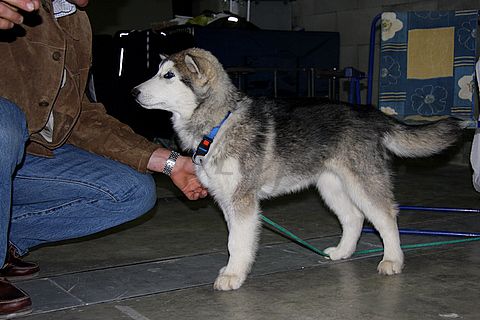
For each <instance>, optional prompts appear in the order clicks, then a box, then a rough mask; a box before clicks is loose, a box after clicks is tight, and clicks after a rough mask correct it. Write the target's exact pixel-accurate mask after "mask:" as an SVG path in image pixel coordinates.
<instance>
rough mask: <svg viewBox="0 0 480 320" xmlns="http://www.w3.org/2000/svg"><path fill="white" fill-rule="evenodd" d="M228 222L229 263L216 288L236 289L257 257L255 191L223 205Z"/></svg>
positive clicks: (257, 225) (258, 224)
mask: <svg viewBox="0 0 480 320" xmlns="http://www.w3.org/2000/svg"><path fill="white" fill-rule="evenodd" d="M222 207H223V213H224V215H225V220H226V221H227V225H228V231H229V234H228V252H229V254H230V257H229V259H228V264H227V265H226V266H225V267H223V268H222V269H220V273H219V275H218V277H217V279H216V280H215V284H214V285H213V286H214V288H215V289H216V290H235V289H238V288H240V286H241V285H242V284H243V282H244V281H245V279H246V277H247V275H248V273H249V272H250V268H251V266H252V264H253V261H254V260H255V254H256V251H257V244H258V235H259V231H260V219H259V215H258V202H257V201H256V200H255V197H254V196H253V195H248V196H244V197H241V198H239V197H236V199H234V201H233V202H232V203H231V204H230V205H226V206H222Z"/></svg>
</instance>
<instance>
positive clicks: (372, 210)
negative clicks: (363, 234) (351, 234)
mask: <svg viewBox="0 0 480 320" xmlns="http://www.w3.org/2000/svg"><path fill="white" fill-rule="evenodd" d="M343 178H344V185H346V186H347V190H348V194H349V196H350V198H351V199H352V201H353V202H354V203H355V205H356V206H357V207H358V208H359V209H360V210H361V211H362V212H363V214H364V215H365V217H366V218H367V219H368V220H370V221H371V222H372V224H373V226H374V227H375V229H377V230H378V232H379V233H380V237H381V238H382V241H383V247H384V254H383V259H382V261H381V262H380V263H379V265H378V267H377V270H378V272H379V273H380V274H386V275H393V274H397V273H401V272H402V268H403V252H402V249H401V247H400V234H399V232H398V226H397V213H398V209H397V205H396V204H395V202H394V200H393V195H392V193H391V187H390V182H389V177H387V176H385V175H384V174H383V173H381V172H374V169H372V171H370V172H369V175H364V176H362V177H358V176H354V175H349V174H346V175H345V176H344V177H343ZM360 181H361V183H360ZM367 188H368V189H367Z"/></svg>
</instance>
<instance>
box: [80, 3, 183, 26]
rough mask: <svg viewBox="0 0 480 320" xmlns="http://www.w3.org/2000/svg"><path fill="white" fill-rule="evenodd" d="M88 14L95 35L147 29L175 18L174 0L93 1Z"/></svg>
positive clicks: (88, 8)
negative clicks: (156, 23) (153, 24)
mask: <svg viewBox="0 0 480 320" xmlns="http://www.w3.org/2000/svg"><path fill="white" fill-rule="evenodd" d="M173 1H174V0H173ZM87 13H88V16H89V17H90V22H91V24H92V28H93V32H94V33H95V34H114V33H115V32H116V31H118V30H133V29H145V28H149V27H150V25H151V24H152V23H155V22H160V21H165V20H170V19H172V18H173V15H172V0H142V1H138V0H137V1H135V0H91V1H90V3H89V5H88V7H87Z"/></svg>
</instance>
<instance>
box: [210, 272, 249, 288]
mask: <svg viewBox="0 0 480 320" xmlns="http://www.w3.org/2000/svg"><path fill="white" fill-rule="evenodd" d="M245 278H246V276H240V275H238V274H235V273H227V272H225V267H223V268H222V269H220V273H219V275H218V277H217V279H216V280H215V283H214V284H213V288H214V289H215V290H221V291H228V290H237V289H238V288H240V287H241V286H242V284H243V282H245Z"/></svg>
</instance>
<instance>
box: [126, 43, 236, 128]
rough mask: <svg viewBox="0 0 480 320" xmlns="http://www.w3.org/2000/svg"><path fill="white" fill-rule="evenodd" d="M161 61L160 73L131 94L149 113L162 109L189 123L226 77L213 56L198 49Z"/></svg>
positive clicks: (182, 52) (188, 50)
mask: <svg viewBox="0 0 480 320" xmlns="http://www.w3.org/2000/svg"><path fill="white" fill-rule="evenodd" d="M162 58H163V60H162V62H161V63H160V66H159V70H158V73H157V74H156V75H155V76H154V77H153V78H151V79H150V80H148V81H146V82H144V83H142V84H140V85H138V86H137V87H135V88H134V89H133V90H132V94H133V95H134V96H135V98H136V100H137V102H138V103H139V104H140V105H141V106H142V107H144V108H146V109H162V110H166V111H170V112H172V113H173V114H174V115H176V116H179V117H181V118H184V119H189V118H190V116H191V114H192V113H193V111H194V110H195V108H196V107H197V106H198V104H199V103H201V102H202V101H203V100H205V99H206V97H207V96H211V95H212V94H213V93H214V92H215V87H218V81H221V79H224V78H225V77H224V75H225V74H226V73H225V71H224V70H223V68H222V66H221V64H220V63H219V62H218V60H217V59H216V58H215V57H214V56H213V55H212V54H211V53H210V52H208V51H206V50H202V49H198V48H191V49H187V50H184V51H181V52H179V53H176V54H173V55H171V56H169V57H162ZM227 77H228V76H227Z"/></svg>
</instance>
